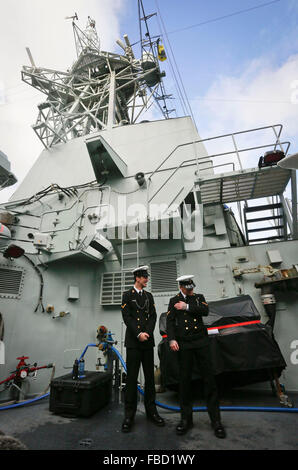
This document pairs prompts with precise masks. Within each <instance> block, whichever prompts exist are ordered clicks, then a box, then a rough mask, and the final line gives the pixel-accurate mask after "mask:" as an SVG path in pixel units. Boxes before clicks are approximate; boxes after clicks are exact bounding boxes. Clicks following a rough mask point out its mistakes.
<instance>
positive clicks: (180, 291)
mask: <svg viewBox="0 0 298 470" xmlns="http://www.w3.org/2000/svg"><path fill="white" fill-rule="evenodd" d="M180 292H181V294H182V295H183V297H184V298H186V295H185V294H183V292H182V290H181V289H180Z"/></svg>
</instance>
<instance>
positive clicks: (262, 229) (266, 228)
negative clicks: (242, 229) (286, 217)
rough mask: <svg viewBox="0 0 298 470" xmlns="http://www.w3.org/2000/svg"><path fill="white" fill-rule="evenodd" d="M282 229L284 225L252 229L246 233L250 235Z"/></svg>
mask: <svg viewBox="0 0 298 470" xmlns="http://www.w3.org/2000/svg"><path fill="white" fill-rule="evenodd" d="M282 228H284V225H276V226H275V227H271V226H270V227H262V228H253V229H250V230H247V233H252V232H265V231H266V230H279V229H282Z"/></svg>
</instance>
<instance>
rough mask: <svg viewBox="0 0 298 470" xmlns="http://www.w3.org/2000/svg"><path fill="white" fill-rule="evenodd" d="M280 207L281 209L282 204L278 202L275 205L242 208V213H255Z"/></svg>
mask: <svg viewBox="0 0 298 470" xmlns="http://www.w3.org/2000/svg"><path fill="white" fill-rule="evenodd" d="M281 207H282V204H281V203H280V202H278V203H276V204H267V205H265V206H253V207H244V212H245V213H249V212H257V211H267V210H271V209H280V208H281Z"/></svg>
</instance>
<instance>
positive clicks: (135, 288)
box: [133, 286, 143, 294]
mask: <svg viewBox="0 0 298 470" xmlns="http://www.w3.org/2000/svg"><path fill="white" fill-rule="evenodd" d="M133 288H134V290H136V291H137V293H138V294H139V293H140V292H143V289H141V290H139V289H137V287H136V286H133Z"/></svg>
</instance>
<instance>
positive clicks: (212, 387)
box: [167, 274, 226, 438]
mask: <svg viewBox="0 0 298 470" xmlns="http://www.w3.org/2000/svg"><path fill="white" fill-rule="evenodd" d="M193 278H194V276H193V275H192V274H186V275H183V276H180V277H178V279H177V282H178V283H179V287H180V291H179V293H178V294H177V295H175V297H172V298H171V299H170V302H169V306H168V313H167V336H168V341H169V344H170V348H171V350H172V351H173V352H177V354H178V360H179V375H180V383H179V399H180V409H181V421H180V423H179V424H178V426H177V427H176V432H177V434H185V433H186V432H187V431H188V430H189V429H190V428H191V427H192V426H193V419H192V407H193V404H192V386H191V380H192V371H193V365H194V361H196V362H197V364H198V366H199V371H200V375H201V376H202V378H203V381H204V395H205V399H206V404H207V410H208V414H209V417H210V420H211V424H212V426H213V429H214V433H215V435H216V437H219V438H224V437H225V435H226V434H225V430H224V427H223V425H222V423H221V420H220V410H219V400H218V395H217V386H216V382H215V378H214V375H213V371H212V363H211V354H210V349H209V338H208V331H207V328H206V327H205V325H204V323H203V320H202V317H203V316H207V315H208V313H209V307H208V304H207V302H206V300H205V297H204V296H203V295H202V294H195V293H194V292H193V289H194V287H195V283H194V281H193Z"/></svg>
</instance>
